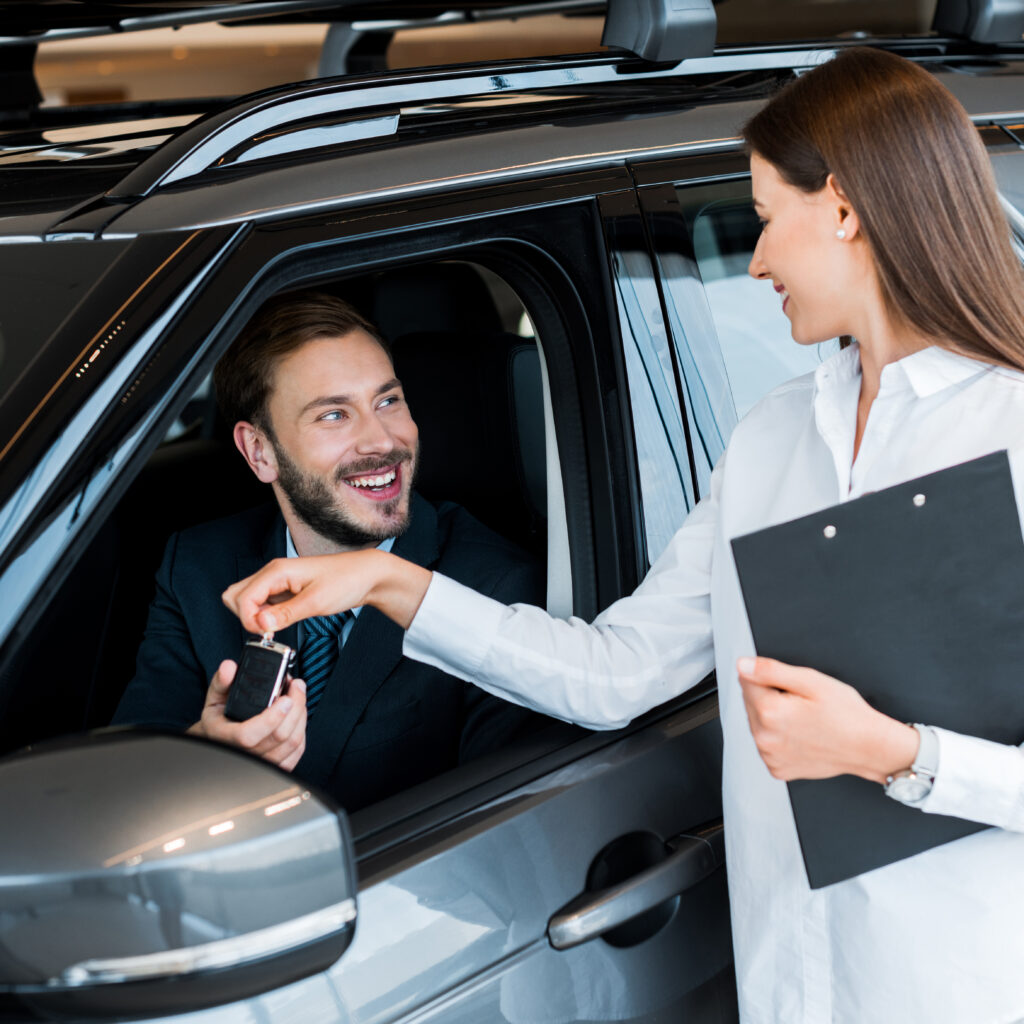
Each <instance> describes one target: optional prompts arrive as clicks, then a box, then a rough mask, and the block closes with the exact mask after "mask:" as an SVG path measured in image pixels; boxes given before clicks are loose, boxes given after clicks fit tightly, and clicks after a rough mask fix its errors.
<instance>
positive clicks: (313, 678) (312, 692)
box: [298, 612, 351, 715]
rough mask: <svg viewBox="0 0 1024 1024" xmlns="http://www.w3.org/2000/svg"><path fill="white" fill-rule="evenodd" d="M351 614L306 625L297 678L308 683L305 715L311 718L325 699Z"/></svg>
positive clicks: (346, 613)
mask: <svg viewBox="0 0 1024 1024" xmlns="http://www.w3.org/2000/svg"><path fill="white" fill-rule="evenodd" d="M350 614H351V613H350V612H339V613H338V614H337V615H324V616H318V617H316V618H312V619H306V620H305V621H304V622H303V624H302V625H303V629H304V630H305V635H304V638H303V641H302V649H301V651H300V652H299V661H300V662H301V665H300V670H299V672H298V677H299V678H300V679H303V680H305V683H306V713H307V714H309V715H311V714H312V713H313V709H314V708H315V707H316V706H317V704H319V703H320V698H321V697H322V696H323V695H324V687H325V686H326V685H327V680H328V679H330V677H331V673H332V672H333V671H334V665H335V662H336V661H337V660H338V651H339V650H340V648H341V645H340V643H339V639H340V637H341V630H342V628H343V627H344V625H345V623H346V622H347V621H348V617H349V615H350Z"/></svg>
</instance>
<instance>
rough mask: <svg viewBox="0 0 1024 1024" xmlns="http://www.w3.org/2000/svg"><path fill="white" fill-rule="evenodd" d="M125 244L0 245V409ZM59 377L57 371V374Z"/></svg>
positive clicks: (41, 243) (90, 241) (76, 242)
mask: <svg viewBox="0 0 1024 1024" xmlns="http://www.w3.org/2000/svg"><path fill="white" fill-rule="evenodd" d="M127 244H128V243H127V241H126V240H120V239H119V240H112V241H103V242H97V241H93V240H89V241H80V242H79V241H74V242H56V243H44V242H35V243H14V244H10V243H8V244H5V245H0V281H2V282H3V295H2V298H0V404H3V403H4V402H6V401H7V400H8V398H9V397H10V396H11V392H12V391H13V390H14V389H15V388H16V386H17V384H18V381H19V379H20V378H21V376H22V374H23V373H24V372H25V370H26V369H27V368H28V367H29V366H30V365H31V363H32V361H33V360H34V358H35V357H36V356H37V355H38V354H39V353H40V352H41V351H42V349H43V348H44V346H45V343H46V341H47V339H48V338H49V337H50V336H51V335H52V334H53V333H54V331H56V329H57V328H58V327H59V326H60V325H61V323H62V322H63V321H64V319H65V317H67V316H68V314H69V313H70V312H71V310H73V309H74V308H75V306H76V305H77V304H78V302H79V301H80V300H81V298H82V297H83V296H84V295H85V293H86V292H87V291H88V290H89V288H90V287H91V286H92V285H93V284H95V282H96V280H97V279H98V278H99V277H100V276H101V273H100V268H103V267H105V266H109V264H110V263H111V262H113V260H114V259H115V258H116V257H117V256H119V255H120V254H121V252H122V251H123V250H124V249H125V247H126V246H127ZM58 372H59V371H58Z"/></svg>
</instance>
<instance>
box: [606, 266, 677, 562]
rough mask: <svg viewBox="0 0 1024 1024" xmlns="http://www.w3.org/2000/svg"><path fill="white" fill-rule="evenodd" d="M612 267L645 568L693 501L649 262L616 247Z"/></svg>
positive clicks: (666, 340) (671, 371)
mask: <svg viewBox="0 0 1024 1024" xmlns="http://www.w3.org/2000/svg"><path fill="white" fill-rule="evenodd" d="M613 269H614V274H615V298H616V304H617V307H618V315H619V329H620V331H621V333H622V348H623V354H624V356H625V362H626V378H627V380H628V383H629V399H630V406H631V410H632V416H633V434H634V439H635V443H636V451H637V464H638V469H639V476H640V492H641V497H642V500H643V517H644V532H645V535H646V541H647V560H648V564H650V563H653V562H654V561H655V560H656V559H657V558H658V556H659V555H660V554H661V553H662V551H664V550H665V547H666V545H667V544H668V542H669V541H670V540H671V539H672V536H673V534H674V533H675V532H676V530H678V529H679V527H680V525H681V524H682V521H683V519H685V517H686V513H687V512H688V511H689V510H690V509H691V508H692V507H693V505H694V504H695V500H696V499H695V494H694V490H693V482H692V477H691V474H690V466H689V460H688V458H687V445H686V436H685V433H684V429H683V420H682V413H681V411H680V408H679V399H678V396H677V390H676V382H675V373H674V370H673V367H672V356H671V353H670V352H669V347H668V337H667V335H666V332H665V325H664V321H663V319H662V315H661V302H660V300H659V298H658V289H657V285H656V283H655V280H654V273H653V271H652V268H651V262H650V258H649V257H648V255H647V253H646V252H645V251H640V250H637V249H621V250H619V251H617V252H616V253H615V254H614V256H613Z"/></svg>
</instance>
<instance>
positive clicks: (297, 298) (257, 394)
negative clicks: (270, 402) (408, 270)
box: [213, 291, 391, 436]
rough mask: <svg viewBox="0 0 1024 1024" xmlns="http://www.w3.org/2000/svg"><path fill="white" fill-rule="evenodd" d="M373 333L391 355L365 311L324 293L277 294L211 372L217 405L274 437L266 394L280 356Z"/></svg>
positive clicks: (231, 420)
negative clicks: (321, 342)
mask: <svg viewBox="0 0 1024 1024" xmlns="http://www.w3.org/2000/svg"><path fill="white" fill-rule="evenodd" d="M354 330H363V331H366V333H367V334H369V335H370V336H371V337H372V338H373V339H374V340H375V341H376V342H377V343H378V344H379V345H380V347H381V348H382V349H384V351H385V352H386V353H387V355H388V358H389V359H390V358H391V350H390V349H389V347H388V343H387V342H386V341H385V340H384V338H383V337H382V336H381V334H380V332H379V331H378V330H377V328H376V327H374V326H373V324H371V323H370V322H369V321H368V320H367V319H366V318H365V317H364V316H363V315H362V314H361V313H359V312H358V311H357V310H356V309H355V308H354V307H352V306H350V305H349V304H348V303H347V302H344V301H343V300H342V299H339V298H336V297H335V296H333V295H327V294H326V293H324V292H314V291H305V292H291V293H288V294H284V295H275V296H274V297H273V298H272V299H269V300H268V301H266V302H265V303H263V305H262V306H260V308H259V309H258V310H257V311H256V313H255V315H254V316H253V318H252V319H251V320H250V321H249V322H248V323H247V324H246V325H245V328H244V329H243V330H242V333H241V334H240V335H239V336H238V337H237V338H236V339H235V340H234V341H233V342H232V344H231V347H230V348H229V349H228V350H227V352H225V353H224V355H223V356H221V358H220V361H219V362H218V363H217V365H216V367H215V368H214V371H213V387H214V391H215V392H216V395H217V404H218V405H219V406H220V411H221V413H222V414H223V416H224V418H225V419H226V420H227V422H228V423H229V424H232V425H233V424H235V423H237V422H238V421H239V420H245V421H246V422H248V423H253V424H255V425H256V426H257V427H259V428H260V429H261V430H263V431H265V432H266V433H267V434H269V435H270V436H273V429H272V427H271V425H270V418H269V416H268V415H267V399H268V398H269V395H270V384H271V380H272V378H273V373H274V367H275V366H276V365H277V363H278V361H279V360H280V359H282V358H283V357H284V356H286V355H288V354H289V353H290V352H294V351H295V350H296V349H297V348H301V347H302V346H303V345H305V344H306V343H307V342H309V341H313V340H315V339H316V338H340V337H343V336H344V335H346V334H348V333H349V332H351V331H354Z"/></svg>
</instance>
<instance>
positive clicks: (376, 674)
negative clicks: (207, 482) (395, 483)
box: [114, 495, 543, 811]
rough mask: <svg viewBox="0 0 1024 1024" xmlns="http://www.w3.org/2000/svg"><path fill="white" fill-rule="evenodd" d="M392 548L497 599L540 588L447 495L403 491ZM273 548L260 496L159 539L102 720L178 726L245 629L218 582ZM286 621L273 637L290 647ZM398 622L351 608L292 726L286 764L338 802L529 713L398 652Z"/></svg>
mask: <svg viewBox="0 0 1024 1024" xmlns="http://www.w3.org/2000/svg"><path fill="white" fill-rule="evenodd" d="M393 551H394V553H395V554H396V555H401V556H402V557H403V558H406V559H408V560H409V561H412V562H416V563H417V564H418V565H422V566H425V567H426V568H428V569H437V570H438V571H439V572H442V573H444V574H445V575H446V576H449V577H451V578H452V579H455V580H458V581H459V582H460V583H465V584H466V585H467V586H470V587H473V588H474V589H476V590H479V591H481V592H483V593H485V594H489V595H491V596H492V597H495V598H496V599H498V600H499V601H503V602H505V603H511V602H516V601H526V602H530V603H537V602H538V601H540V600H541V599H542V593H543V591H542V586H541V580H540V573H539V571H538V566H537V565H536V564H535V563H534V562H532V561H531V560H530V559H529V557H528V556H527V555H526V554H525V553H524V552H522V551H521V550H520V549H519V548H517V547H515V546H514V545H513V544H511V543H509V542H508V541H506V540H504V539H503V538H502V537H499V536H498V535H497V534H495V533H493V532H492V531H491V530H489V529H488V528H487V527H485V526H484V525H483V524H482V523H480V522H478V521H477V520H476V519H474V518H473V517H472V516H471V515H470V514H469V513H468V512H466V510H465V509H463V508H461V507H460V506H458V505H453V504H450V503H446V504H444V505H441V506H439V507H438V508H437V509H435V508H434V506H433V505H431V504H429V503H428V502H427V501H425V500H424V499H422V498H420V497H419V496H418V495H414V496H413V504H412V518H411V523H410V526H409V529H408V530H407V531H406V532H405V533H404V534H403V535H402V536H401V537H399V538H398V539H397V540H396V541H395V546H394V548H393ZM284 554H285V527H284V520H283V519H282V518H281V515H280V513H279V512H278V509H277V506H276V505H273V506H270V505H268V506H262V507H260V508H256V509H251V510H249V511H247V512H243V513H240V514H239V515H235V516H230V517H228V518H226V519H219V520H216V521H215V522H211V523H204V524H203V525H201V526H197V527H193V528H192V529H189V530H184V531H183V532H181V533H177V534H175V535H174V536H173V537H171V539H170V541H168V544H167V550H166V552H165V554H164V560H163V564H162V565H161V567H160V570H159V572H158V573H157V578H156V596H155V598H154V599H153V604H152V605H151V606H150V610H149V620H148V622H147V624H146V634H145V638H144V639H143V641H142V646H141V647H140V649H139V655H138V661H137V664H136V674H135V678H134V679H133V680H132V682H131V683H130V684H129V685H128V688H127V690H126V691H125V693H124V696H123V697H122V699H121V703H120V705H119V706H118V709H117V713H116V715H115V717H114V721H115V722H116V723H134V724H138V725H148V726H154V727H157V728H169V729H175V730H178V729H186V728H188V726H190V725H192V724H193V723H194V722H196V721H198V719H199V716H200V714H201V712H202V708H203V702H204V700H205V696H206V691H207V688H208V686H209V682H210V679H211V677H212V676H213V674H214V672H215V671H216V669H217V666H218V665H219V664H220V662H221V661H222V660H223V659H224V658H234V659H236V660H237V658H238V656H239V654H240V653H241V649H242V644H243V643H245V641H247V640H251V639H252V637H251V636H249V635H248V634H246V633H245V631H244V630H243V629H242V626H241V623H239V621H238V619H236V618H235V616H234V615H232V614H231V613H230V612H229V611H228V610H227V609H226V608H225V607H224V605H223V604H222V603H221V599H220V595H221V592H222V591H223V590H224V589H225V588H226V587H227V586H228V585H229V584H231V583H234V582H235V581H236V580H240V579H242V578H243V577H245V576H248V575H250V574H251V573H253V572H255V571H256V570H257V569H259V568H260V567H261V566H263V565H265V564H266V563H267V562H268V561H270V560H271V559H272V558H277V557H281V556H283V555H284ZM296 633H297V629H296V627H294V626H293V627H292V628H291V629H290V630H285V631H283V632H281V633H278V634H277V637H276V639H279V640H281V642H283V643H286V644H288V645H289V646H292V647H294V646H296ZM402 637H403V633H402V629H401V628H400V627H399V626H397V625H395V624H394V623H393V622H391V621H390V620H389V619H387V618H385V616H383V615H382V614H381V613H380V612H378V611H376V609H374V608H369V607H367V608H364V609H363V610H362V611H361V612H360V613H359V616H358V618H357V619H356V622H355V624H354V626H353V627H352V631H351V633H350V634H349V637H348V640H347V641H346V643H345V646H344V647H343V648H342V650H341V655H340V657H339V659H338V663H337V666H336V667H335V670H334V673H333V674H332V676H331V678H330V680H329V681H328V684H327V688H326V690H325V692H324V695H323V697H322V698H321V701H320V703H319V705H318V706H317V708H316V711H315V712H314V714H313V715H312V717H311V718H310V719H309V724H308V726H307V729H306V751H305V753H304V755H303V757H302V760H301V761H300V762H299V764H298V765H297V766H296V769H295V774H296V775H297V776H298V777H299V778H302V779H304V780H306V781H307V782H309V783H312V784H314V785H318V786H322V787H324V788H326V789H327V790H328V791H329V792H331V793H332V794H333V795H334V796H335V798H336V799H337V800H338V801H339V803H340V804H341V805H342V806H343V807H344V808H346V810H349V811H354V810H356V809H357V808H359V807H363V806H365V805H367V804H370V803H373V802H374V801H376V800H380V799H383V798H384V797H386V796H389V795H391V794H392V793H396V792H398V791H400V790H402V789H405V788H407V787H408V786H412V785H414V784H415V783H417V782H421V781H422V780H424V779H428V778H430V777H431V776H432V775H436V774H437V773H439V772H442V771H445V770H447V769H449V768H452V767H454V766H455V765H457V764H458V763H460V762H462V761H466V760H469V759H471V758H473V757H476V756H478V755H480V754H483V753H486V752H488V751H490V750H494V749H497V748H498V747H500V746H502V745H504V744H506V743H508V742H509V741H510V740H512V739H513V738H515V736H516V735H517V734H519V733H521V732H523V731H526V730H527V729H528V728H529V726H530V724H531V723H533V722H534V721H536V720H537V719H539V716H535V715H533V714H532V713H530V712H527V711H524V710H523V709H522V708H518V707H516V706H515V705H512V704H509V703H507V702H506V701H503V700H499V699H498V698H496V697H491V696H490V695H489V694H486V693H484V691H483V690H480V689H478V688H477V687H475V686H472V685H470V684H468V683H464V682H462V681H461V680H458V679H455V678H454V677H453V676H450V675H447V674H446V673H443V672H441V671H439V670H438V669H435V668H431V667H429V666H427V665H423V664H420V663H419V662H415V661H411V660H409V659H408V658H403V657H402Z"/></svg>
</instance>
